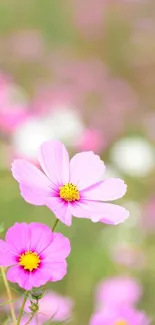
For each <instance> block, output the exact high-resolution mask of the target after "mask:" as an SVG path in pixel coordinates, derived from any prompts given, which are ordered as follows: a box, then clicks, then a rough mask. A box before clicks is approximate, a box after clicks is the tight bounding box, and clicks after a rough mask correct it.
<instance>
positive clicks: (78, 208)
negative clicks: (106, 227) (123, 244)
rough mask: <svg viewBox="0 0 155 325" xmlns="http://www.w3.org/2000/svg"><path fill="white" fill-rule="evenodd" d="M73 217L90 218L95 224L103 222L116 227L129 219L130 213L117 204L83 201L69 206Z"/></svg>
mask: <svg viewBox="0 0 155 325" xmlns="http://www.w3.org/2000/svg"><path fill="white" fill-rule="evenodd" d="M69 209H70V211H71V213H72V214H73V216H75V217H77V218H90V219H91V220H92V221H93V222H97V221H101V222H104V223H108V224H113V225H116V224H118V223H120V222H123V221H125V220H126V219H127V218H128V217H129V212H128V211H127V210H126V209H125V208H123V207H121V206H119V205H115V204H109V203H102V202H95V201H89V200H83V201H82V202H78V203H76V204H72V205H70V206H69Z"/></svg>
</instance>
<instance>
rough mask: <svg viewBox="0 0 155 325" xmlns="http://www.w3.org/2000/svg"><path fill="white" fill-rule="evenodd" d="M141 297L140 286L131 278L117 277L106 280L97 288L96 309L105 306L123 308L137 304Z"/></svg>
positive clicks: (101, 308)
mask: <svg viewBox="0 0 155 325" xmlns="http://www.w3.org/2000/svg"><path fill="white" fill-rule="evenodd" d="M141 295H142V288H141V286H140V284H139V283H138V282H137V281H136V280H135V279H133V278H130V277H127V276H118V277H111V278H108V279H106V280H104V281H102V282H101V283H99V285H98V286H97V290H96V299H95V300H96V308H97V310H103V309H104V307H105V306H115V307H116V306H122V305H123V306H124V305H129V304H130V305H131V304H135V303H136V302H138V300H139V299H140V298H141Z"/></svg>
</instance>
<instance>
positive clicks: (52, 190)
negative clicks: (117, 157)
mask: <svg viewBox="0 0 155 325" xmlns="http://www.w3.org/2000/svg"><path fill="white" fill-rule="evenodd" d="M38 159H39V163H40V165H41V167H42V169H43V171H44V173H43V172H42V171H41V170H40V169H38V168H37V167H35V166H34V165H33V164H31V163H30V162H28V161H26V160H20V159H19V160H15V161H14V162H13V164H12V173H13V176H14V178H15V179H16V180H17V181H18V182H19V183H20V190H21V195H22V196H23V197H24V199H25V200H26V201H27V202H29V203H31V204H34V205H46V206H48V207H49V208H50V209H51V210H52V211H53V212H54V213H55V214H56V217H57V218H58V219H60V220H61V221H62V222H63V223H65V224H66V225H67V226H70V225H71V223H72V215H73V216H75V217H77V218H90V219H91V220H92V221H94V222H97V221H101V222H105V223H109V224H114V225H116V224H118V223H120V222H123V221H124V220H125V219H126V218H127V217H128V216H129V212H128V211H127V210H126V209H124V208H123V207H121V206H118V205H115V204H111V203H103V202H102V201H111V200H116V199H118V198H120V197H122V196H123V195H124V194H125V192H126V185H125V184H124V182H123V181H122V180H121V179H118V178H110V179H106V180H103V181H100V179H101V176H102V175H103V173H104V171H105V166H104V163H103V162H102V161H101V160H100V158H99V156H97V155H95V154H94V153H93V152H92V151H88V152H81V153H78V154H76V155H75V156H74V157H73V158H72V159H71V161H70V163H69V155H68V152H67V150H66V148H65V146H64V145H63V144H62V143H61V142H59V141H47V142H44V143H43V144H42V145H41V147H40V149H39V155H38Z"/></svg>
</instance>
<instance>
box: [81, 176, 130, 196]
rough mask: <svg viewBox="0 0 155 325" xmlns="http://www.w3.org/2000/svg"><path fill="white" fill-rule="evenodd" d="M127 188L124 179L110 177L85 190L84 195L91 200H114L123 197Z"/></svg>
mask: <svg viewBox="0 0 155 325" xmlns="http://www.w3.org/2000/svg"><path fill="white" fill-rule="evenodd" d="M126 190H127V186H126V184H125V183H124V181H123V180H121V179H119V178H109V179H105V180H104V181H101V182H98V183H96V184H94V185H92V186H91V187H89V188H87V189H85V190H83V191H82V192H81V193H82V197H83V198H84V199H89V200H94V201H95V200H99V201H102V200H103V201H112V200H116V199H119V198H121V197H122V196H123V195H124V194H125V193H126Z"/></svg>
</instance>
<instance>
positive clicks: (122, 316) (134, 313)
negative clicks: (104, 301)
mask: <svg viewBox="0 0 155 325" xmlns="http://www.w3.org/2000/svg"><path fill="white" fill-rule="evenodd" d="M149 324H150V321H149V319H148V318H147V317H146V315H145V314H144V313H143V312H141V311H138V310H135V309H132V308H131V307H126V306H125V307H121V308H117V309H109V308H108V309H105V310H104V312H102V313H100V314H94V315H93V316H92V318H91V321H90V325H149Z"/></svg>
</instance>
